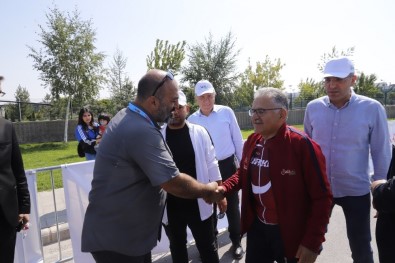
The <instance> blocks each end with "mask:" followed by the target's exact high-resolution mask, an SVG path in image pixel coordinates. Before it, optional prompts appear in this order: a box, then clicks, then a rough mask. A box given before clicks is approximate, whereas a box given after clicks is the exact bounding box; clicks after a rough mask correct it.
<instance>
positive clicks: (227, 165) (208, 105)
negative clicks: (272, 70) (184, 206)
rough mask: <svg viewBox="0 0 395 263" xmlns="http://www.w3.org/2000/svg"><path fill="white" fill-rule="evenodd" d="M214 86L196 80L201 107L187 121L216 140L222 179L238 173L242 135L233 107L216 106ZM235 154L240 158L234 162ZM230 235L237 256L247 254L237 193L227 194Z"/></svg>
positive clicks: (196, 94) (197, 95)
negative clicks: (199, 126) (243, 243)
mask: <svg viewBox="0 0 395 263" xmlns="http://www.w3.org/2000/svg"><path fill="white" fill-rule="evenodd" d="M215 94H216V93H215V89H214V87H213V85H212V84H211V83H210V82H209V81H208V80H201V81H199V82H198V83H196V86H195V96H196V101H197V103H198V105H199V109H198V110H197V111H196V112H194V113H193V114H192V115H191V116H189V118H188V121H190V122H191V123H196V124H200V125H202V126H203V127H205V128H206V129H207V130H208V132H209V134H210V136H211V138H212V140H213V142H214V148H215V153H216V156H217V159H218V160H219V162H218V164H219V169H220V171H221V176H222V180H226V179H227V178H229V177H230V176H232V175H233V174H234V173H235V172H236V165H237V162H238V161H240V160H241V155H242V150H243V138H242V135H241V131H240V127H239V125H238V123H237V119H236V116H235V114H234V112H233V110H232V109H231V108H229V107H227V106H223V105H216V104H214V103H215ZM235 157H236V159H237V160H238V161H235ZM227 201H228V208H227V210H226V216H227V219H228V223H229V227H228V231H229V237H230V239H231V241H232V244H233V246H232V252H233V257H234V258H235V259H241V258H242V257H243V255H244V251H243V248H242V246H241V243H240V241H241V240H240V239H241V237H240V210H239V197H238V193H235V194H233V195H231V196H228V197H227Z"/></svg>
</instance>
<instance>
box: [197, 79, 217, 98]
mask: <svg viewBox="0 0 395 263" xmlns="http://www.w3.org/2000/svg"><path fill="white" fill-rule="evenodd" d="M206 93H215V89H214V87H213V85H212V84H211V83H210V82H209V81H208V80H201V81H199V82H198V83H196V85H195V95H196V96H198V97H199V96H202V95H203V94H206Z"/></svg>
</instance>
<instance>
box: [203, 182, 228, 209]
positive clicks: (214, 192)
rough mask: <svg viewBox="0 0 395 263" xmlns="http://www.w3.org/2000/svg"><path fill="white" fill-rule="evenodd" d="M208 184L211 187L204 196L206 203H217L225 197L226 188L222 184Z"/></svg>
mask: <svg viewBox="0 0 395 263" xmlns="http://www.w3.org/2000/svg"><path fill="white" fill-rule="evenodd" d="M207 186H208V188H209V189H208V191H207V194H206V195H205V196H204V197H203V200H204V201H205V202H206V203H208V204H212V203H217V202H220V201H221V200H223V199H224V198H225V195H224V194H225V189H224V188H223V187H222V186H221V185H218V183H217V182H211V183H208V184H207Z"/></svg>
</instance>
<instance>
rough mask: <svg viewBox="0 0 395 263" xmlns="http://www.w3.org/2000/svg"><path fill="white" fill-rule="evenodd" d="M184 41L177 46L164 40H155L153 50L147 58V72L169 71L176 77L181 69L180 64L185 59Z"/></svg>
mask: <svg viewBox="0 0 395 263" xmlns="http://www.w3.org/2000/svg"><path fill="white" fill-rule="evenodd" d="M186 43H187V42H186V41H185V40H184V41H182V42H178V43H177V44H175V45H173V44H169V41H168V40H166V41H164V40H160V39H157V40H156V44H155V48H154V50H153V51H152V52H151V54H150V55H149V56H147V59H146V61H147V68H148V70H150V69H153V68H156V69H162V70H168V69H171V71H172V73H174V74H175V75H177V73H178V72H179V70H180V68H181V62H182V61H183V60H184V58H185V45H186Z"/></svg>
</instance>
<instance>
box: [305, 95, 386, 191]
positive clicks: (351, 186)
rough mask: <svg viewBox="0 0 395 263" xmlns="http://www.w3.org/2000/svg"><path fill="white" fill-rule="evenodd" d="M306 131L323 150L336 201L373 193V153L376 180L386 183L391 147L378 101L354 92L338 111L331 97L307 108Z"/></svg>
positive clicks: (384, 117) (382, 109)
mask: <svg viewBox="0 0 395 263" xmlns="http://www.w3.org/2000/svg"><path fill="white" fill-rule="evenodd" d="M304 130H305V132H306V133H307V135H309V136H310V137H311V138H312V139H313V140H315V141H316V142H317V143H318V144H319V145H320V146H321V149H322V151H323V153H324V155H325V158H326V170H327V175H328V178H329V182H330V184H331V188H332V192H333V196H334V197H344V196H361V195H365V194H367V193H369V190H370V175H369V151H370V154H371V156H372V161H373V171H374V174H373V176H372V180H379V179H386V178H387V172H388V168H389V165H390V161H391V145H390V137H389V130H388V123H387V115H386V113H385V109H384V107H383V106H382V105H381V104H380V103H379V102H378V101H376V100H374V99H371V98H368V97H365V96H361V95H357V94H355V93H354V92H352V95H351V98H350V101H349V102H347V103H346V104H345V105H344V106H343V107H341V108H337V107H336V106H335V105H333V104H332V103H330V101H329V98H328V96H324V97H321V98H318V99H315V100H313V101H311V102H310V103H309V104H308V105H307V107H306V113H305V118H304Z"/></svg>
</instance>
